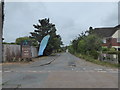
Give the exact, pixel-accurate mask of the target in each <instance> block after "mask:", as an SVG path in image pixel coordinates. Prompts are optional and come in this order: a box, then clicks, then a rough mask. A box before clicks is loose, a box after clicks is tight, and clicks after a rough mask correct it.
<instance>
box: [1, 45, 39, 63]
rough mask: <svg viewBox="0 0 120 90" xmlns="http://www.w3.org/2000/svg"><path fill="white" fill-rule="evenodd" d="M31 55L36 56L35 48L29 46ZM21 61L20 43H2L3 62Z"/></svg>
mask: <svg viewBox="0 0 120 90" xmlns="http://www.w3.org/2000/svg"><path fill="white" fill-rule="evenodd" d="M31 54H32V57H37V49H36V48H35V47H33V46H31ZM11 61H21V46H20V45H7V44H4V45H3V62H11Z"/></svg>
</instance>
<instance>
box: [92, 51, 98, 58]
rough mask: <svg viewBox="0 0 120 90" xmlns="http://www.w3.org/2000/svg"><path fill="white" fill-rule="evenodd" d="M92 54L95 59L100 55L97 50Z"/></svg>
mask: <svg viewBox="0 0 120 90" xmlns="http://www.w3.org/2000/svg"><path fill="white" fill-rule="evenodd" d="M90 55H91V56H92V57H93V58H94V59H98V55H99V53H98V52H97V51H91V52H90Z"/></svg>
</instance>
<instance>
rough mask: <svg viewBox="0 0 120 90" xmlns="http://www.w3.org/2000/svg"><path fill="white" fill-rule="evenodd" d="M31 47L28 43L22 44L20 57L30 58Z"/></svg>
mask: <svg viewBox="0 0 120 90" xmlns="http://www.w3.org/2000/svg"><path fill="white" fill-rule="evenodd" d="M31 57H32V54H31V47H30V46H28V45H23V46H22V58H31Z"/></svg>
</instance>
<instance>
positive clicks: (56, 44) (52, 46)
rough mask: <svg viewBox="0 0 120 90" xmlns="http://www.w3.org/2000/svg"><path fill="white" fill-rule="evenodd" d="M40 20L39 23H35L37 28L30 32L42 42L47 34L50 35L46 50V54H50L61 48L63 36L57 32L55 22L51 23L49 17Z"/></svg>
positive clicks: (32, 36)
mask: <svg viewBox="0 0 120 90" xmlns="http://www.w3.org/2000/svg"><path fill="white" fill-rule="evenodd" d="M38 21H39V24H36V25H33V26H34V28H35V30H34V32H31V33H30V34H31V36H30V37H31V38H34V39H36V40H37V41H38V42H39V44H40V43H41V41H42V39H43V38H44V37H45V36H46V35H50V39H49V41H48V45H47V47H46V49H45V51H44V55H49V54H51V53H52V51H53V50H58V49H60V45H62V41H61V37H60V35H57V34H56V28H55V24H52V23H50V20H49V18H48V19H47V18H45V19H41V20H38Z"/></svg>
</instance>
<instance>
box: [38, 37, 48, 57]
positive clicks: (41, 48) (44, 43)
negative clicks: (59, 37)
mask: <svg viewBox="0 0 120 90" xmlns="http://www.w3.org/2000/svg"><path fill="white" fill-rule="evenodd" d="M49 38H50V35H47V36H45V37H44V38H43V39H42V41H41V43H40V48H39V52H38V56H42V55H43V52H44V50H45V48H46V46H47V44H48V40H49Z"/></svg>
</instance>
